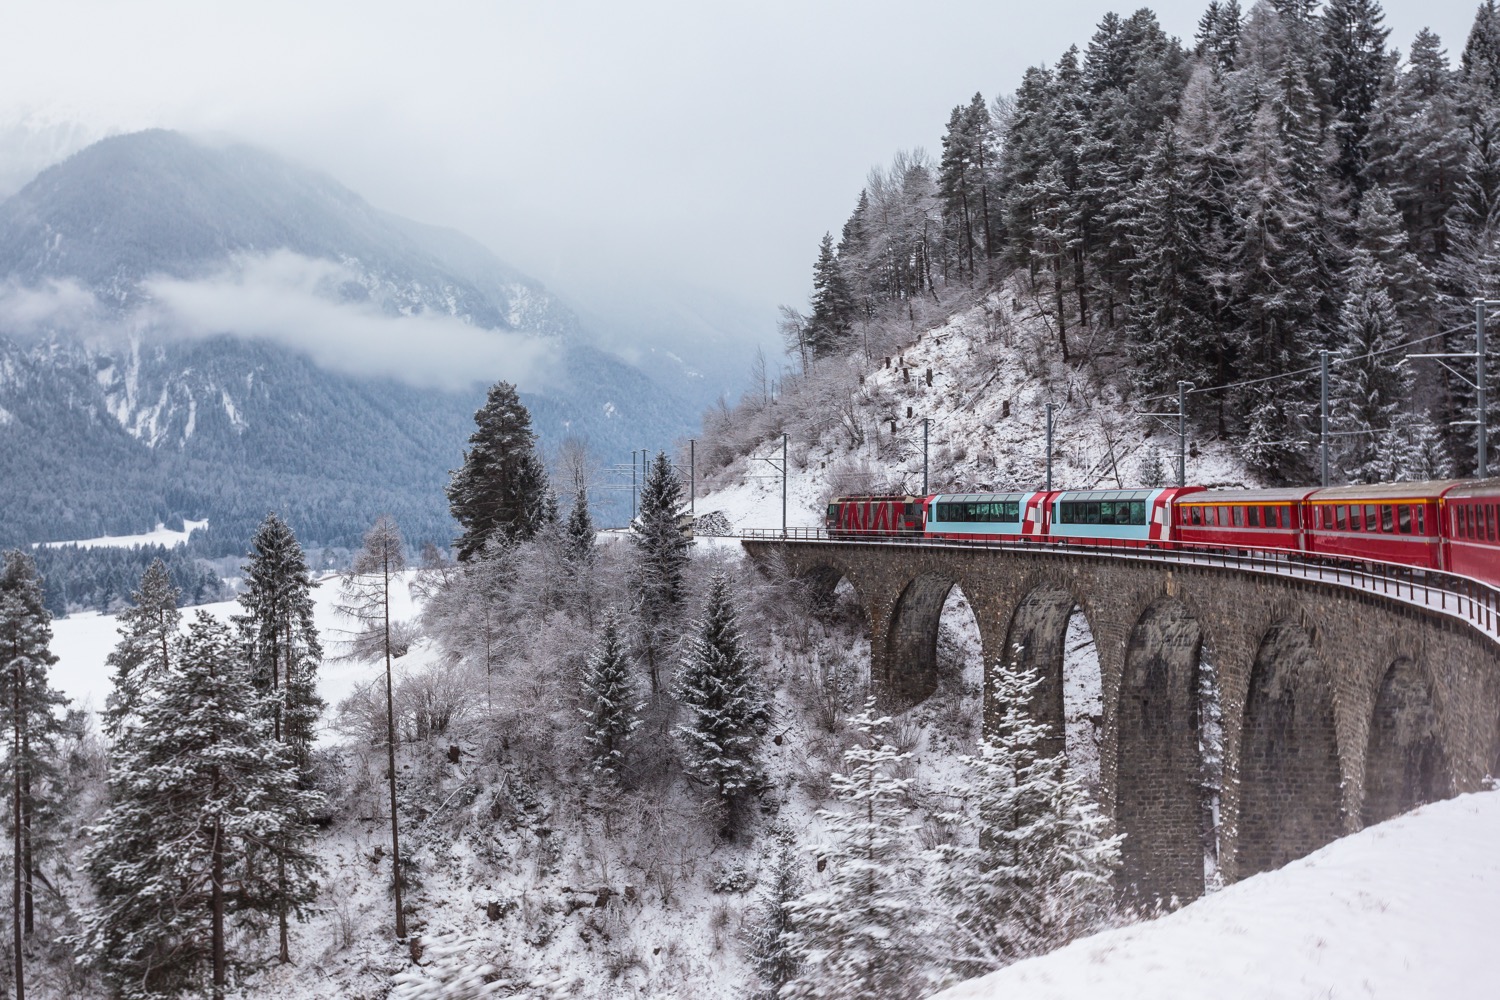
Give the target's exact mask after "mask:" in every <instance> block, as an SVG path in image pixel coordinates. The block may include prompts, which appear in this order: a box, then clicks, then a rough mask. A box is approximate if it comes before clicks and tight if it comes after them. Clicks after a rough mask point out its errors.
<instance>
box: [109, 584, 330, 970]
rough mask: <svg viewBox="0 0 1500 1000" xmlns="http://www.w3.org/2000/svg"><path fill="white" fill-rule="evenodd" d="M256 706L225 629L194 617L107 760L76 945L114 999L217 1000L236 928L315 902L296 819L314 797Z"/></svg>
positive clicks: (303, 833)
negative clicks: (179, 998)
mask: <svg viewBox="0 0 1500 1000" xmlns="http://www.w3.org/2000/svg"><path fill="white" fill-rule="evenodd" d="M258 702H259V699H258V698H257V697H256V694H255V691H254V689H253V688H252V686H251V685H250V683H249V680H248V679H247V678H246V676H245V674H244V671H243V668H242V667H241V666H240V652H239V650H238V649H237V644H236V642H235V640H234V638H233V636H232V634H231V633H230V631H229V628H228V627H227V626H225V625H223V624H221V623H219V622H217V621H215V620H214V618H213V617H212V616H210V615H208V614H207V613H205V612H201V611H200V612H198V614H197V615H196V617H195V618H194V620H193V621H192V622H191V623H190V625H189V626H188V633H187V635H186V636H185V637H184V638H183V639H182V640H181V644H180V646H179V648H178V650H177V651H176V655H175V656H174V657H173V669H172V670H171V671H170V672H169V673H168V674H167V675H166V676H165V677H164V678H163V679H162V680H161V682H160V683H159V684H158V685H157V689H156V691H155V693H154V696H153V697H151V698H150V699H149V700H147V701H146V702H145V703H144V704H143V705H142V706H141V709H140V713H139V722H138V724H137V725H135V726H134V727H131V728H128V729H125V730H123V731H122V732H121V735H120V738H119V740H118V741H117V742H116V744H115V746H114V748H113V750H112V751H111V754H110V777H109V785H110V808H109V811H108V812H107V813H106V814H105V816H104V818H103V819H102V820H101V821H100V823H99V824H98V825H97V826H96V827H94V829H93V830H92V833H93V836H94V838H95V842H94V844H93V846H92V847H90V849H89V850H88V852H87V854H86V856H85V864H86V866H87V869H88V873H89V877H90V879H91V881H92V882H93V885H94V892H95V897H96V900H97V904H96V906H95V908H94V909H93V910H92V911H91V912H89V913H88V914H86V916H85V918H84V923H83V933H82V935H81V937H80V943H81V946H82V954H83V957H84V958H85V959H86V960H87V961H89V962H91V963H92V964H93V965H94V966H95V967H96V968H97V969H98V970H99V971H100V973H101V975H102V976H103V978H104V980H105V982H106V983H108V984H109V986H110V988H111V989H112V990H113V991H114V992H115V993H116V994H118V995H120V996H123V997H142V998H145V997H160V996H164V995H177V994H182V993H192V994H195V995H199V996H202V995H205V994H208V993H210V992H211V993H212V994H213V995H214V996H216V997H218V996H223V994H224V990H225V988H226V987H227V986H228V984H229V972H230V963H231V956H230V953H229V948H230V943H231V937H232V935H231V923H232V922H233V921H235V920H239V921H240V922H242V923H246V924H247V925H250V926H254V925H255V922H256V921H257V920H261V919H264V918H266V917H268V916H270V915H272V914H275V913H278V912H280V911H281V910H282V909H283V908H285V909H286V910H288V911H290V912H291V913H293V914H295V915H296V916H298V917H299V918H300V917H302V916H304V915H305V914H306V912H307V910H308V907H309V906H310V905H311V903H312V902H313V900H314V898H315V895H316V892H317V884H316V881H315V877H316V872H317V868H316V862H315V860H314V859H313V857H312V855H311V854H310V853H309V852H308V850H307V846H306V845H307V842H308V840H309V839H310V836H311V830H310V829H309V828H308V827H307V826H306V825H305V824H304V822H303V820H302V817H304V816H306V815H307V814H308V813H310V812H311V811H312V810H313V809H315V808H317V800H318V798H319V796H318V795H317V793H315V792H309V791H303V790H300V789H299V788H298V787H297V771H296V768H295V766H294V765H293V764H292V762H291V761H290V759H289V758H288V757H287V756H286V753H285V748H284V747H283V746H282V745H281V744H280V743H279V742H278V741H277V740H276V739H275V737H274V736H273V734H272V733H271V728H270V723H269V722H268V715H269V713H267V712H266V711H265V709H264V708H263V707H262V706H261V705H260V704H259V703H258ZM252 859H253V864H252V863H251V861H252ZM278 873H281V877H279V876H278Z"/></svg>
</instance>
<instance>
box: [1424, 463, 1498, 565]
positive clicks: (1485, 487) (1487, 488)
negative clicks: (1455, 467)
mask: <svg viewBox="0 0 1500 1000" xmlns="http://www.w3.org/2000/svg"><path fill="white" fill-rule="evenodd" d="M1497 521H1500V479H1480V480H1470V481H1468V482H1465V483H1460V484H1458V485H1456V486H1454V487H1452V488H1451V489H1449V490H1448V491H1446V493H1445V495H1444V496H1443V497H1442V499H1441V501H1440V515H1439V518H1438V524H1439V526H1440V528H1441V530H1442V534H1443V564H1444V568H1445V569H1447V570H1448V571H1449V572H1452V573H1461V574H1463V575H1464V576H1472V577H1474V578H1475V579H1478V580H1483V581H1485V582H1486V583H1492V584H1497V585H1500V523H1497Z"/></svg>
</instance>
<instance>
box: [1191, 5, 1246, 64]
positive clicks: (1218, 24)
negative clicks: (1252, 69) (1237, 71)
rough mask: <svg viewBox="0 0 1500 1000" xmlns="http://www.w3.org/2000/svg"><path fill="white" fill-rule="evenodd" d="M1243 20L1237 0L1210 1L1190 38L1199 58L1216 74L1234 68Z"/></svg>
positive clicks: (1238, 50)
mask: <svg viewBox="0 0 1500 1000" xmlns="http://www.w3.org/2000/svg"><path fill="white" fill-rule="evenodd" d="M1243 21H1244V16H1243V14H1242V13H1241V12H1240V4H1239V0H1222V2H1221V0H1209V4H1208V9H1207V10H1206V11H1204V12H1203V16H1202V17H1200V18H1199V19H1198V32H1197V34H1196V35H1194V36H1193V37H1194V40H1195V41H1196V42H1197V43H1198V45H1197V52H1198V55H1199V56H1201V57H1203V58H1204V59H1206V60H1207V61H1208V63H1209V65H1210V66H1212V67H1213V68H1214V70H1215V71H1216V72H1219V73H1227V72H1229V71H1230V70H1232V69H1234V64H1235V61H1236V59H1237V58H1238V56H1239V52H1240V28H1241V26H1242V23H1243Z"/></svg>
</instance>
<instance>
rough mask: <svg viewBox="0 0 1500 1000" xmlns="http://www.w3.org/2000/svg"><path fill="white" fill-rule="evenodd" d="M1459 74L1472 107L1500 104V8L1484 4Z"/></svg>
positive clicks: (1492, 2)
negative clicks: (1467, 91) (1499, 102)
mask: <svg viewBox="0 0 1500 1000" xmlns="http://www.w3.org/2000/svg"><path fill="white" fill-rule="evenodd" d="M1458 65H1459V74H1460V77H1461V79H1462V80H1463V82H1464V86H1465V87H1466V88H1468V90H1469V96H1468V101H1469V102H1470V107H1472V108H1480V107H1483V106H1485V105H1486V104H1490V105H1493V103H1494V102H1495V101H1500V4H1497V3H1496V2H1495V0H1482V2H1481V3H1480V4H1479V9H1478V10H1477V11H1475V12H1474V25H1473V27H1472V28H1470V29H1469V39H1468V41H1467V42H1466V43H1465V44H1464V51H1463V55H1462V56H1460V57H1459V61H1458Z"/></svg>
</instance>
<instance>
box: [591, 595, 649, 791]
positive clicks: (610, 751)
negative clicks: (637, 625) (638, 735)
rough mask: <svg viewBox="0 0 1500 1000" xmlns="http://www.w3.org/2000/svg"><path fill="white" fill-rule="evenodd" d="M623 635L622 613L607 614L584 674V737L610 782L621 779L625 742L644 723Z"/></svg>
mask: <svg viewBox="0 0 1500 1000" xmlns="http://www.w3.org/2000/svg"><path fill="white" fill-rule="evenodd" d="M623 633H624V623H623V622H622V621H621V617H620V613H619V612H618V611H617V610H616V609H614V608H611V609H610V610H608V611H606V612H605V614H604V621H603V628H602V631H601V632H600V635H599V645H598V646H597V647H595V649H594V653H593V655H592V656H590V657H589V661H588V664H587V665H586V666H585V667H584V671H583V702H584V704H583V709H582V712H583V716H584V720H585V722H584V736H583V738H584V742H585V743H587V744H588V747H589V757H590V758H591V760H592V761H593V765H594V770H595V771H596V772H597V773H599V774H600V775H602V776H604V778H606V779H607V780H609V781H618V780H619V778H620V773H621V770H622V768H623V767H624V763H625V743H626V741H627V740H628V739H629V738H630V734H631V733H633V732H635V730H636V729H637V728H638V727H639V726H640V724H641V719H640V710H641V707H642V706H641V705H640V703H638V702H637V701H636V699H635V690H634V685H633V684H632V683H631V678H630V660H629V657H628V656H627V655H626V652H625V638H624V635H623Z"/></svg>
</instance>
